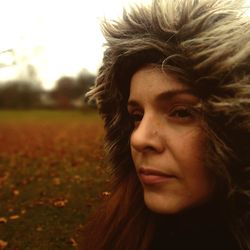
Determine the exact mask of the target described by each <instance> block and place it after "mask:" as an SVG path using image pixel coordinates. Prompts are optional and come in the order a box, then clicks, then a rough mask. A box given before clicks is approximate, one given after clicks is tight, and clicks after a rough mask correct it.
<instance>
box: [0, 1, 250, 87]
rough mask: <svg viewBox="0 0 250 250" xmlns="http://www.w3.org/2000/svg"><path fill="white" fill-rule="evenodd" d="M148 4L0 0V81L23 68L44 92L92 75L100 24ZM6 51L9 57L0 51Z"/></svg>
mask: <svg viewBox="0 0 250 250" xmlns="http://www.w3.org/2000/svg"><path fill="white" fill-rule="evenodd" d="M148 1H149V0H103V1H102V0H53V1H52V0H51V1H49V0H0V30H1V39H0V82H1V81H4V80H6V79H11V78H15V77H18V78H25V77H26V71H25V70H24V69H26V68H27V67H26V66H27V65H28V64H30V65H33V66H34V67H35V68H36V70H37V76H38V78H39V79H40V80H41V82H42V84H43V86H44V87H45V88H46V89H50V88H52V86H53V84H54V82H55V81H56V80H57V79H58V78H59V77H61V76H63V75H69V76H74V75H76V74H78V73H79V72H80V71H81V70H82V69H83V68H86V69H87V70H89V71H90V72H92V73H95V72H96V70H97V68H98V66H99V65H100V63H101V59H102V54H103V48H102V44H103V43H104V38H103V37H102V34H101V32H100V28H99V23H100V20H101V19H102V18H103V17H104V16H105V17H107V18H116V17H117V16H119V15H120V14H121V12H122V6H125V5H128V4H131V3H133V2H148ZM249 1H250V0H249ZM9 49H13V50H14V53H13V52H8V53H1V52H3V51H6V50H9ZM13 64H14V65H13ZM8 65H9V66H8ZM11 65H12V66H11Z"/></svg>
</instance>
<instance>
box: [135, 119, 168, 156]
mask: <svg viewBox="0 0 250 250" xmlns="http://www.w3.org/2000/svg"><path fill="white" fill-rule="evenodd" d="M130 144H131V147H132V149H134V150H136V151H138V152H156V153H161V152H163V151H164V140H163V137H162V134H161V126H160V123H159V122H158V121H156V120H154V119H153V118H150V117H145V116H144V117H143V119H142V120H141V121H140V124H139V125H138V126H137V127H136V128H135V129H134V131H133V132H132V134H131V137H130Z"/></svg>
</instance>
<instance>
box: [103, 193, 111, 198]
mask: <svg viewBox="0 0 250 250" xmlns="http://www.w3.org/2000/svg"><path fill="white" fill-rule="evenodd" d="M110 195H111V192H102V196H103V197H104V198H107V197H109V196H110Z"/></svg>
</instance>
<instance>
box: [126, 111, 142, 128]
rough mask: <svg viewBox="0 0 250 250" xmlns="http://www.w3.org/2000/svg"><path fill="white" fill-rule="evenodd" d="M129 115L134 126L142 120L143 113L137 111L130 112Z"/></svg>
mask: <svg viewBox="0 0 250 250" xmlns="http://www.w3.org/2000/svg"><path fill="white" fill-rule="evenodd" d="M129 117H130V120H131V122H132V124H133V125H134V126H135V127H136V125H138V124H139V122H140V121H141V120H142V117H143V114H141V113H139V112H135V113H130V114H129Z"/></svg>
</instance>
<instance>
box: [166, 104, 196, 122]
mask: <svg viewBox="0 0 250 250" xmlns="http://www.w3.org/2000/svg"><path fill="white" fill-rule="evenodd" d="M195 113H196V112H195V110H194V109H193V108H191V107H175V108H173V109H172V110H171V111H170V113H169V116H170V117H172V118H175V119H178V120H184V121H189V120H191V119H193V118H194V117H195Z"/></svg>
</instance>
